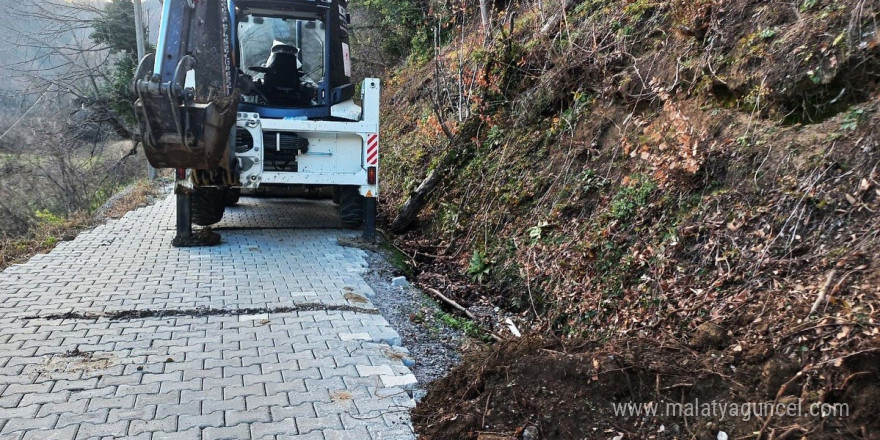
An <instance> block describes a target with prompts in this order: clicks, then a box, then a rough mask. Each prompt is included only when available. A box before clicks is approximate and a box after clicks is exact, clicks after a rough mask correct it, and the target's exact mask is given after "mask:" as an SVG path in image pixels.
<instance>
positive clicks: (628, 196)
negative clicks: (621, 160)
mask: <svg viewBox="0 0 880 440" xmlns="http://www.w3.org/2000/svg"><path fill="white" fill-rule="evenodd" d="M656 189H657V184H656V183H654V181H652V180H651V179H650V178H648V177H646V176H643V175H636V176H634V177H633V178H632V180H631V183H630V185H627V186H624V187H623V188H621V189H620V191H618V192H617V194H615V195H614V199H612V200H611V209H610V214H611V216H612V217H613V218H615V219H617V220H625V219H627V218H630V217H631V216H632V215H633V214H635V212H636V210H638V209H639V208H641V207H643V206H645V205H646V204H647V202H648V198H649V196H650V195H651V194H652V193H653V192H654V191H655V190H656Z"/></svg>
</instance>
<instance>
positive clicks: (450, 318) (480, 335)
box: [436, 311, 492, 342]
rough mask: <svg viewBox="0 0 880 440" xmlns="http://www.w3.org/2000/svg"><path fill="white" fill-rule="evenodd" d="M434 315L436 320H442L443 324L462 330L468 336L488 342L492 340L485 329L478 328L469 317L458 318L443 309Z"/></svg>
mask: <svg viewBox="0 0 880 440" xmlns="http://www.w3.org/2000/svg"><path fill="white" fill-rule="evenodd" d="M436 317H437V320H438V321H440V322H442V323H443V324H444V325H446V326H448V327H450V328H453V329H456V330H459V331H462V332H464V334H465V335H467V336H468V337H470V338H474V339H479V340H482V341H483V342H489V341H491V340H492V338H491V337H490V336H489V335H488V334H487V333H486V332H485V331H483V329H482V328H480V326H479V325H477V324H476V323H475V322H473V321H471V320H470V319H467V318H459V317H457V316H454V315H451V314H449V313H446V312H443V311H438V312H437V315H436Z"/></svg>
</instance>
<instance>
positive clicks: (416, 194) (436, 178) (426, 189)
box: [388, 117, 479, 234]
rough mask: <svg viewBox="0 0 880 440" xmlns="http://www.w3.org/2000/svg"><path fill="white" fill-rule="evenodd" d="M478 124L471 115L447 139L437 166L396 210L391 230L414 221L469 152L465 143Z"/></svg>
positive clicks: (402, 228)
mask: <svg viewBox="0 0 880 440" xmlns="http://www.w3.org/2000/svg"><path fill="white" fill-rule="evenodd" d="M478 124H479V119H478V118H473V117H472V118H468V119H467V120H466V121H465V122H464V123H462V124H461V126H460V128H459V130H458V133H456V134H455V136H454V137H453V138H451V139H450V140H449V144H448V146H447V148H446V151H445V152H444V154H443V157H442V158H441V159H440V161H439V162H438V163H437V166H436V167H434V169H433V170H431V171H430V172H429V173H428V175H427V176H425V179H424V180H422V183H421V184H419V187H418V188H416V190H415V191H413V192H412V193H410V195H409V198H408V199H407V200H406V202H405V203H404V204H403V206H402V207H401V208H400V210H399V211H397V217H394V221H392V222H391V225H390V226H389V227H388V229H390V230H391V232H394V233H395V234H397V233H400V232H403V231H405V230H406V229H407V228H409V226H410V225H412V224H413V222H415V221H416V218H418V216H419V212H421V210H422V208H424V207H425V205H427V204H428V201H429V200H430V198H431V194H433V192H434V189H435V188H437V186H438V185H440V183H442V182H443V178H444V177H445V176H448V175H452V174H453V171H454V170H453V167H454V166H455V164H457V163H458V162H459V161H460V160H462V157H467V155H468V154H469V153H468V152H467V148H468V147H467V143H468V142H471V139H472V138H473V137H475V136H476V135H477V126H478Z"/></svg>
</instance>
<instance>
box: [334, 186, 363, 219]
mask: <svg viewBox="0 0 880 440" xmlns="http://www.w3.org/2000/svg"><path fill="white" fill-rule="evenodd" d="M339 221H340V222H341V223H342V227H343V228H352V229H354V228H359V227H361V225H363V224H364V196H362V195H361V193H360V191H358V187H356V186H344V187H341V188H339Z"/></svg>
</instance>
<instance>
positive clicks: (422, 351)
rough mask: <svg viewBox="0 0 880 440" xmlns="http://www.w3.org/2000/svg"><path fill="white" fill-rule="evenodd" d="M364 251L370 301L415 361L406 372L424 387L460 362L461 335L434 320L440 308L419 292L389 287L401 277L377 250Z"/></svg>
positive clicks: (408, 288)
mask: <svg viewBox="0 0 880 440" xmlns="http://www.w3.org/2000/svg"><path fill="white" fill-rule="evenodd" d="M366 252H367V262H368V263H369V264H370V270H369V271H367V272H366V274H364V279H366V281H367V284H369V285H370V287H372V288H373V291H374V292H375V293H376V296H375V297H373V298H371V300H372V302H373V304H374V305H375V306H376V307H377V308H378V309H379V311H380V312H381V313H382V315H383V316H384V317H385V318H386V319H387V320H388V322H390V323H391V326H392V327H394V329H395V330H397V332H398V333H399V334H400V338H401V341H402V344H403V346H404V347H406V348H407V349H408V350H409V351H410V354H411V355H412V358H413V359H414V360H415V362H416V363H415V365H414V366H412V367H410V369H411V370H412V372H413V374H415V376H416V378H417V379H418V380H419V385H420V386H421V387H422V388H424V387H426V386H427V385H428V384H429V383H431V382H432V381H434V380H436V379H439V378H441V377H443V376H445V375H446V373H447V372H448V371H449V370H450V369H451V368H452V367H453V366H455V365H457V364H458V363H459V362H460V361H461V358H460V356H459V349H460V345H461V342H462V341H464V339H465V336H464V334H463V333H462V332H461V331H459V330H456V329H453V328H450V327H449V326H447V325H445V324H443V323H442V322H440V321H439V320H438V319H437V314H438V312H440V307H439V306H438V305H437V303H436V302H434V300H433V299H431V298H430V297H429V296H427V295H426V294H424V293H423V292H422V291H421V290H420V289H418V288H416V287H412V286H409V287H403V286H392V285H391V280H392V278H394V277H395V276H400V275H402V274H401V273H400V271H399V270H398V269H397V268H395V267H394V266H392V265H391V264H389V263H388V261H387V260H386V259H385V257H384V256H383V255H382V254H381V251H379V252H375V251H372V250H367V251H366Z"/></svg>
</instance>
